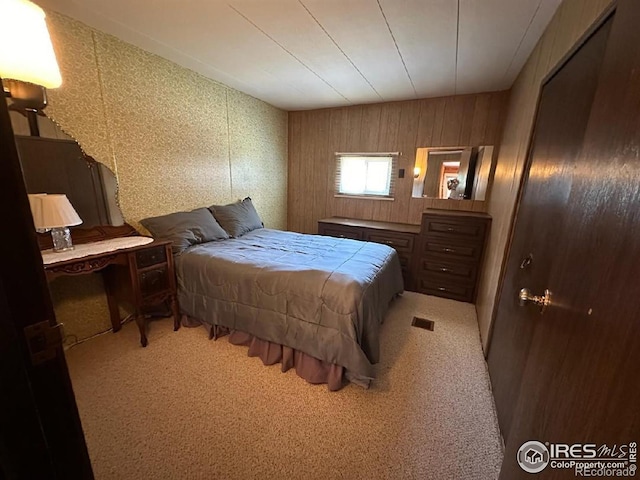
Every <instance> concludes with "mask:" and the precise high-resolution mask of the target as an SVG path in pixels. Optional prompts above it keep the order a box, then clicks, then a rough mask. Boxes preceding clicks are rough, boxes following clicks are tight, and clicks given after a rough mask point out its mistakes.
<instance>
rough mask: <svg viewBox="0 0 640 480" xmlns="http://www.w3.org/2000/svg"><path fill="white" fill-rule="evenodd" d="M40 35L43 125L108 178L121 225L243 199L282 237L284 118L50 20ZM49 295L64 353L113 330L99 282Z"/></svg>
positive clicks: (55, 289) (74, 25)
mask: <svg viewBox="0 0 640 480" xmlns="http://www.w3.org/2000/svg"><path fill="white" fill-rule="evenodd" d="M47 23H48V26H49V30H50V33H51V37H52V40H53V44H54V49H55V51H56V56H57V58H58V63H59V65H60V70H61V73H62V78H63V84H62V86H61V87H60V88H59V89H56V90H50V91H49V92H48V96H49V106H48V107H47V110H46V112H47V115H48V116H49V117H50V118H52V119H53V120H54V121H55V122H57V123H58V124H59V125H60V127H61V128H62V129H63V130H64V131H65V132H66V133H68V134H69V135H71V136H72V137H73V138H75V139H76V140H78V142H79V143H80V144H81V145H82V147H83V149H84V150H85V151H86V152H87V153H88V154H89V155H91V156H93V157H94V158H95V159H96V160H98V161H100V162H102V163H104V164H106V165H107V166H109V167H110V168H111V169H112V170H113V171H114V173H115V174H116V176H117V178H118V183H119V202H120V206H121V208H122V211H123V214H124V217H125V219H126V221H127V222H128V223H130V224H131V225H133V226H134V227H136V228H138V229H140V230H141V231H142V229H141V227H140V224H139V221H140V220H141V219H142V218H145V217H148V216H154V215H161V214H165V213H170V212H175V211H178V210H187V209H193V208H196V207H201V206H208V205H211V204H214V203H218V204H219V203H228V202H232V201H235V200H236V199H238V198H242V197H245V196H247V195H249V196H251V198H252V199H253V201H254V204H255V205H256V208H257V209H258V212H259V213H260V214H261V216H262V219H263V221H264V223H265V226H267V227H271V228H281V229H284V228H286V218H287V212H286V204H287V189H286V188H287V187H286V185H287V113H286V112H285V111H282V110H279V109H277V108H275V107H273V106H271V105H269V104H267V103H264V102H262V101H260V100H257V99H255V98H253V97H250V96H249V95H246V94H244V93H241V92H239V91H236V90H233V89H231V88H229V87H227V86H225V85H222V84H220V83H218V82H215V81H213V80H210V79H208V78H205V77H203V76H202V75H199V74H197V73H195V72H193V71H191V70H188V69H186V68H183V67H180V66H179V65H176V64H175V63H172V62H170V61H168V60H165V59H163V58H160V57H158V56H156V55H153V54H151V53H148V52H145V51H143V50H141V49H139V48H137V47H134V46H133V45H130V44H127V43H125V42H123V41H121V40H119V39H117V38H115V37H113V36H111V35H107V34H105V33H102V32H99V31H96V30H94V29H92V28H90V27H88V26H86V25H84V24H82V23H81V22H78V21H76V20H73V19H71V18H69V17H66V16H64V15H60V14H58V13H56V12H53V11H48V12H47ZM51 290H52V297H53V300H54V304H55V306H56V315H57V316H58V320H59V321H61V322H64V323H65V330H66V332H67V334H68V336H69V337H70V338H69V341H70V342H74V341H77V340H82V339H84V338H87V337H89V336H91V335H95V334H97V333H100V332H103V331H105V330H108V329H109V327H110V322H109V313H108V309H107V304H106V296H105V293H104V287H103V285H102V279H101V277H100V275H85V276H82V277H75V278H64V279H58V280H55V281H54V282H53V283H52V284H51ZM151 341H152V340H151Z"/></svg>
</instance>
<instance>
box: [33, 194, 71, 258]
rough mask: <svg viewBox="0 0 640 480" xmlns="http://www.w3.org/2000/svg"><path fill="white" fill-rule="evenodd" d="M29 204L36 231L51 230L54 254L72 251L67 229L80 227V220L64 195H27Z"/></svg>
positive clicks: (69, 234) (69, 233)
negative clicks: (75, 226)
mask: <svg viewBox="0 0 640 480" xmlns="http://www.w3.org/2000/svg"><path fill="white" fill-rule="evenodd" d="M29 204H30V205H31V213H32V215H33V223H34V224H35V226H36V229H47V230H48V229H51V238H52V240H53V251H54V252H65V251H67V250H73V242H72V241H71V232H70V231H69V227H72V226H74V225H80V224H81V223H82V219H81V218H80V216H79V215H78V213H77V212H76V211H75V209H74V208H73V205H71V202H70V201H69V199H68V198H67V196H66V195H64V194H36V195H29Z"/></svg>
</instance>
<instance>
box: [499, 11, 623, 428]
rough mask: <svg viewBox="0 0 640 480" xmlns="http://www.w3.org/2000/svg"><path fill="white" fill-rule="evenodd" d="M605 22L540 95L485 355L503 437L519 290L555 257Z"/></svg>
mask: <svg viewBox="0 0 640 480" xmlns="http://www.w3.org/2000/svg"><path fill="white" fill-rule="evenodd" d="M611 22H612V20H609V21H607V22H606V24H604V25H603V26H602V27H601V28H600V29H599V30H598V31H597V32H595V34H594V35H593V36H592V37H591V38H590V39H589V40H588V41H587V42H586V43H585V44H584V45H583V46H582V48H580V50H578V51H577V52H576V53H575V55H573V56H572V57H571V58H570V59H569V60H568V62H567V63H566V64H565V65H564V66H563V67H562V68H561V69H560V71H558V72H557V73H556V74H555V75H554V76H553V77H552V78H551V79H550V80H549V81H548V82H547V83H546V84H545V85H544V87H543V90H542V93H541V98H540V104H539V108H538V115H537V119H536V124H535V132H534V138H533V141H532V147H531V151H530V155H529V159H530V169H529V174H528V177H527V179H526V183H525V186H524V189H523V192H524V193H523V195H522V198H521V200H520V204H519V209H518V213H517V220H516V227H515V231H514V236H513V241H512V244H511V249H510V252H511V254H510V256H509V260H508V264H507V269H506V274H505V278H504V281H503V288H502V292H501V296H500V302H499V310H498V312H499V314H498V316H497V318H496V323H495V327H494V331H493V335H492V339H491V347H490V351H489V358H488V362H489V369H490V373H491V382H492V385H493V392H494V396H495V400H496V406H497V411H498V420H499V423H500V429H501V431H502V432H503V436H504V438H505V439H508V437H509V430H510V428H511V419H512V417H513V410H514V408H515V406H516V402H517V400H518V396H519V394H520V379H521V378H522V375H523V372H524V369H525V366H526V363H527V360H528V358H529V349H530V345H531V340H532V338H533V335H534V332H535V329H536V327H537V325H538V324H539V320H540V318H539V317H540V315H539V313H538V311H537V310H536V309H532V308H527V309H523V308H522V307H520V306H519V301H518V293H519V290H520V289H521V288H523V287H527V288H529V289H531V291H533V292H535V293H539V292H544V290H545V288H547V285H548V280H549V274H550V272H551V268H552V266H553V264H554V262H556V261H557V258H556V257H557V256H558V255H562V252H558V251H557V250H556V248H555V246H554V242H555V235H556V233H557V230H558V228H559V226H560V225H562V224H563V222H564V217H565V215H566V206H567V202H568V199H569V192H570V191H571V185H572V181H573V172H574V169H575V166H576V164H577V162H579V161H580V160H579V159H578V156H579V153H580V150H581V147H582V141H583V138H584V134H585V131H586V128H587V122H588V120H589V114H590V112H591V104H592V102H593V97H594V95H595V92H596V88H597V84H598V78H599V73H600V67H601V65H602V59H603V57H604V52H605V47H606V44H607V38H608V35H609V31H610V27H611ZM576 79H580V80H579V81H576ZM505 359H508V362H505Z"/></svg>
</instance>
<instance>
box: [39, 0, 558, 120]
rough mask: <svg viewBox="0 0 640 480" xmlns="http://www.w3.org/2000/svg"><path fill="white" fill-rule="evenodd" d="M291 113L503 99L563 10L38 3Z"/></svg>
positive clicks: (100, 0)
mask: <svg viewBox="0 0 640 480" xmlns="http://www.w3.org/2000/svg"><path fill="white" fill-rule="evenodd" d="M35 1H36V3H38V4H40V5H41V6H42V7H44V8H46V9H51V10H55V11H58V12H60V13H63V14H66V15H68V16H70V17H73V18H76V19H78V20H80V21H82V22H84V23H86V24H88V25H91V26H92V27H95V28H96V29H98V30H101V31H103V32H107V33H110V34H112V35H115V36H116V37H119V38H121V39H122V40H125V41H127V42H129V43H132V44H134V45H137V46H139V47H141V48H143V49H144V50H147V51H150V52H153V53H156V54H158V55H160V56H162V57H164V58H167V59H170V60H172V61H174V62H176V63H178V64H180V65H182V66H185V67H187V68H190V69H192V70H195V71H197V72H199V73H201V74H203V75H205V76H207V77H210V78H212V79H214V80H217V81H220V82H222V83H224V84H226V85H228V86H230V87H233V88H236V89H238V90H241V91H243V92H245V93H248V94H250V95H253V96H254V97H257V98H260V99H262V100H264V101H266V102H268V103H270V104H272V105H275V106H277V107H280V108H283V109H285V110H304V109H312V108H322V107H333V106H341V105H356V104H361V103H373V102H386V101H392V100H406V99H414V98H424V97H439V96H444V95H453V94H464V93H476V92H486V91H495V90H504V89H507V88H509V87H510V86H511V84H512V83H513V81H514V79H515V77H516V75H517V74H518V72H519V71H520V69H521V68H522V65H523V64H524V62H525V61H526V59H527V57H528V56H529V54H530V53H531V50H532V49H533V47H534V46H535V44H536V42H537V41H538V39H539V38H540V36H541V34H542V32H543V31H544V29H545V28H546V26H547V24H548V23H549V21H550V20H551V17H552V16H553V14H554V12H555V10H556V9H557V7H558V5H559V4H560V3H561V0H226V1H225V0H108V1H105V0H35Z"/></svg>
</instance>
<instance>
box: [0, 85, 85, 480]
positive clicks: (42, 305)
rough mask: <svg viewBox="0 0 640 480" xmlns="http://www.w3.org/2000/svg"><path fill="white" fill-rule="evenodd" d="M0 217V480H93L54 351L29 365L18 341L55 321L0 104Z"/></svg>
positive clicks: (60, 357) (61, 362) (25, 347)
mask: <svg viewBox="0 0 640 480" xmlns="http://www.w3.org/2000/svg"><path fill="white" fill-rule="evenodd" d="M0 82H1V80H0ZM0 218H2V221H3V229H2V235H0V239H1V240H0V245H1V247H2V249H1V251H2V253H3V255H2V260H1V261H0V478H6V479H22V478H24V479H36V478H37V479H48V478H60V479H85V478H93V474H92V471H91V464H90V462H89V456H88V453H87V448H86V445H85V441H84V436H83V433H82V428H81V425H80V419H79V416H78V410H77V408H76V404H75V398H74V396H73V390H72V388H71V381H70V379H69V374H68V372H67V366H66V362H65V358H64V353H63V351H62V347H60V346H58V347H57V348H56V349H55V350H54V352H55V355H54V357H53V358H52V359H50V360H48V361H44V362H42V363H40V364H39V365H34V364H33V363H32V361H31V355H30V349H29V343H28V342H27V339H26V337H25V331H24V329H25V327H28V326H30V325H33V324H37V323H41V322H48V323H49V324H51V325H55V314H54V312H53V307H52V304H51V299H50V297H49V291H48V289H47V283H46V280H45V274H44V268H43V266H42V257H41V256H40V252H39V249H38V243H37V239H36V233H35V228H34V226H33V221H32V219H31V212H30V209H29V202H28V200H27V194H26V190H25V185H24V181H23V178H22V172H21V170H20V163H19V161H18V154H17V151H16V146H15V142H14V137H13V131H12V129H11V123H10V120H9V114H8V112H7V105H6V102H5V100H4V98H1V97H0ZM33 345H34V346H35V345H36V344H33Z"/></svg>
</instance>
